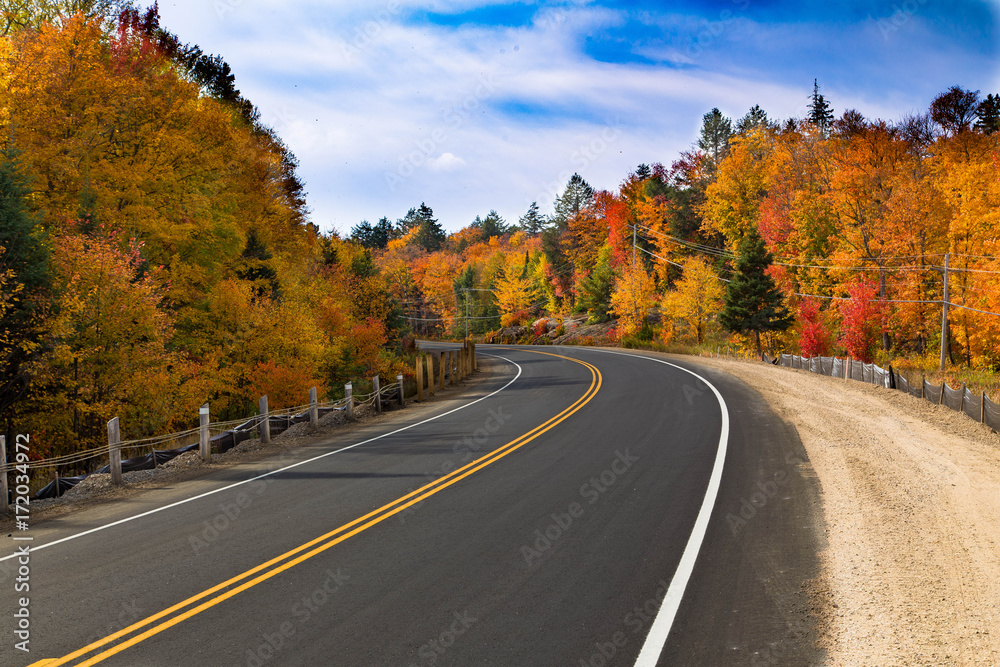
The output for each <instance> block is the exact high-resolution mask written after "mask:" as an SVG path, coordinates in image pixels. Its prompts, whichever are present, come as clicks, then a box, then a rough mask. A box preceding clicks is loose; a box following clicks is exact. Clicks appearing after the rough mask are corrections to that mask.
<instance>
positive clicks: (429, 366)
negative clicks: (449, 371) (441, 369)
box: [424, 354, 434, 396]
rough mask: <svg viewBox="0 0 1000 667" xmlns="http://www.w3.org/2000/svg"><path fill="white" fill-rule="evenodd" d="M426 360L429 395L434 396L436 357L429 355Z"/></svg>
mask: <svg viewBox="0 0 1000 667" xmlns="http://www.w3.org/2000/svg"><path fill="white" fill-rule="evenodd" d="M424 359H425V360H426V362H427V395H428V396H433V395H434V355H433V354H428V355H427V356H426V357H424Z"/></svg>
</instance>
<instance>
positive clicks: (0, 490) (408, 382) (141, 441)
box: [0, 341, 477, 513]
mask: <svg viewBox="0 0 1000 667" xmlns="http://www.w3.org/2000/svg"><path fill="white" fill-rule="evenodd" d="M437 357H438V361H437V362H436V363H435V362H434V361H433V359H432V358H431V357H430V356H427V357H426V358H424V357H419V356H418V357H417V360H416V369H415V370H416V373H415V375H416V378H406V377H405V376H404V375H403V374H399V375H397V376H396V381H395V382H393V383H391V384H386V385H380V382H379V377H378V376H375V377H373V378H368V379H366V380H364V382H365V383H366V384H368V383H370V386H371V388H372V390H371V391H370V392H367V393H363V394H355V393H354V392H353V383H352V382H349V383H347V384H346V385H345V386H344V390H345V391H344V393H345V396H344V398H342V399H339V400H333V401H322V402H321V401H318V400H317V398H316V388H315V387H313V388H312V389H311V390H310V392H309V397H310V402H309V403H303V404H301V405H296V406H293V407H288V408H281V409H276V410H270V409H268V404H267V396H262V397H261V399H260V402H259V407H260V409H259V411H258V414H256V415H253V416H252V417H249V418H245V419H234V420H229V421H219V422H209V420H208V412H209V406H208V404H207V403H206V404H205V405H203V406H202V407H201V409H200V411H199V417H200V418H201V420H202V423H201V425H200V426H199V427H198V428H192V429H187V430H184V431H177V432H175V433H168V434H166V435H159V436H152V437H146V438H136V439H134V440H124V441H119V440H118V436H117V433H118V429H119V426H118V423H117V417H116V418H115V419H113V420H111V422H109V423H108V433H109V441H108V444H107V445H102V446H99V447H93V448H91V449H86V450H82V451H78V452H72V453H70V454H64V455H61V456H54V457H51V458H47V459H36V460H32V461H23V462H7V457H6V451H3V452H0V454H2V458H0V498H2V497H3V495H7V496H8V502H9V493H8V486H7V484H6V481H7V476H8V474H9V473H12V472H17V473H19V474H21V475H24V474H26V473H27V471H29V470H35V471H37V470H46V469H53V470H54V471H55V475H54V479H52V481H51V482H49V483H48V484H46V485H45V486H43V487H42V488H41V489H40V490H39V491H37V492H36V493H35V494H34V495H33V496H32V499H33V500H42V499H46V498H57V497H59V496H61V495H62V494H63V493H65V492H66V491H68V490H69V489H71V488H73V487H74V486H76V485H77V484H79V483H80V482H82V481H83V480H84V479H86V478H87V477H88V476H90V475H92V474H95V473H96V474H102V473H111V476H112V481H113V482H114V483H120V479H121V475H122V474H123V473H126V472H134V471H138V470H153V469H155V468H156V467H158V466H161V465H163V464H164V463H167V462H168V461H170V460H172V459H174V458H176V457H178V456H180V455H182V454H185V453H187V452H200V453H201V457H202V459H203V460H204V461H206V462H208V461H210V460H211V454H212V452H216V453H219V454H223V453H225V452H228V451H229V450H230V449H232V448H234V447H236V446H237V445H239V444H240V443H241V442H244V441H246V440H251V439H254V438H257V437H259V438H260V439H261V442H262V443H268V442H270V438H271V436H273V435H279V434H281V433H283V432H285V431H287V430H288V429H290V428H291V427H292V426H294V425H296V424H301V423H304V422H312V423H313V425H314V426H316V425H318V422H319V419H320V418H322V417H325V416H326V415H328V414H330V413H331V412H334V411H342V412H344V413H345V415H346V417H347V419H348V420H351V419H353V414H354V409H355V408H356V407H360V406H373V407H374V408H375V409H376V410H377V411H378V412H381V411H382V409H383V406H385V405H387V404H390V403H393V404H398V405H399V406H400V407H402V406H404V405H405V398H406V396H407V395H408V394H410V395H412V394H413V393H415V394H416V396H417V400H422V399H423V392H424V373H423V371H424V368H425V367H427V368H428V373H427V380H428V382H427V391H428V392H429V393H430V394H433V393H434V392H433V389H434V386H435V384H439V385H440V388H441V389H443V388H444V384H445V377H448V378H449V382H448V384H454V382H455V380H456V379H459V380H460V379H461V378H462V376H464V375H466V374H468V373H470V372H472V370H473V369H474V368H476V367H477V364H476V363H475V344H473V343H472V342H471V341H466V342H465V344H464V345H463V347H462V349H461V350H459V351H442V352H440V353H438V355H437ZM435 366H437V370H438V373H437V374H435V371H434V369H435ZM112 425H113V426H112ZM112 434H114V435H112ZM122 452H130V453H132V454H134V455H133V456H132V457H131V458H128V459H124V460H121V458H120V455H121V453H122ZM116 458H117V460H116ZM112 461H115V467H114V469H113V467H112V463H111V462H112ZM119 461H120V466H119V463H118V462H119ZM89 462H93V463H92V465H89V466H82V467H84V468H87V467H90V468H96V469H93V470H91V471H90V472H86V473H83V474H79V475H75V476H72V477H60V476H59V469H60V468H61V467H68V466H76V467H77V469H79V467H81V464H87V463H89ZM102 462H107V463H106V464H105V465H104V466H103V467H100V468H98V467H97V466H98V465H99V464H100V463H102ZM4 509H5V505H4V504H3V503H2V502H0V513H2V511H3V510H4Z"/></svg>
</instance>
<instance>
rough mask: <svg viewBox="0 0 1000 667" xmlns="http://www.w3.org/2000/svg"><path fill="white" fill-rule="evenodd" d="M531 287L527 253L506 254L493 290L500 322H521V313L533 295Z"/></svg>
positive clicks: (504, 323)
mask: <svg viewBox="0 0 1000 667" xmlns="http://www.w3.org/2000/svg"><path fill="white" fill-rule="evenodd" d="M532 287H533V283H532V280H531V274H530V268H529V266H528V255H527V253H525V254H521V253H519V252H512V253H509V254H507V255H506V256H505V258H504V263H503V268H502V270H501V272H500V274H499V275H498V276H497V278H496V288H495V290H494V293H495V295H496V299H497V305H498V306H499V308H500V313H501V316H500V324H502V325H503V326H505V327H509V326H511V325H513V324H520V323H521V321H520V320H521V318H522V314H523V313H524V311H526V310H527V309H528V307H529V306H530V305H531V302H532V299H533V297H534V294H533V289H532Z"/></svg>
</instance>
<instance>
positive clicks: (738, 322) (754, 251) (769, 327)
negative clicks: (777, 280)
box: [719, 230, 794, 356]
mask: <svg viewBox="0 0 1000 667" xmlns="http://www.w3.org/2000/svg"><path fill="white" fill-rule="evenodd" d="M772 261H773V257H772V256H771V253H769V252H768V251H767V249H766V248H765V247H764V239H762V238H761V237H760V234H759V233H758V232H757V231H756V230H751V231H750V232H749V233H748V234H747V235H746V236H744V237H743V241H742V242H741V243H740V253H739V258H738V259H737V261H736V273H735V275H734V276H733V280H732V282H730V283H729V284H728V285H727V287H726V298H725V305H724V306H723V309H722V313H720V315H719V323H720V324H721V325H722V326H723V327H725V328H726V329H728V330H729V331H731V332H733V333H749V332H753V334H754V340H755V341H756V343H757V356H760V353H761V349H760V334H761V332H762V331H784V330H785V329H787V328H788V327H790V326H791V325H792V322H793V321H794V317H793V316H792V314H791V313H790V312H788V309H787V308H785V306H784V304H783V300H784V299H783V297H782V295H781V292H780V291H779V290H778V287H777V286H776V285H775V284H774V279H773V278H771V276H769V275H767V267H769V266H770V265H771V262H772Z"/></svg>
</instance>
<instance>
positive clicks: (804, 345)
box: [799, 299, 833, 357]
mask: <svg viewBox="0 0 1000 667" xmlns="http://www.w3.org/2000/svg"><path fill="white" fill-rule="evenodd" d="M799 326H800V331H799V348H800V349H801V350H802V354H803V355H804V356H807V357H823V356H827V355H829V354H830V350H831V349H832V348H833V334H832V333H831V332H830V330H829V329H827V327H826V323H825V322H824V321H823V317H822V314H821V313H820V310H819V302H818V301H817V300H816V299H805V300H803V301H802V304H801V305H800V306H799Z"/></svg>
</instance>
